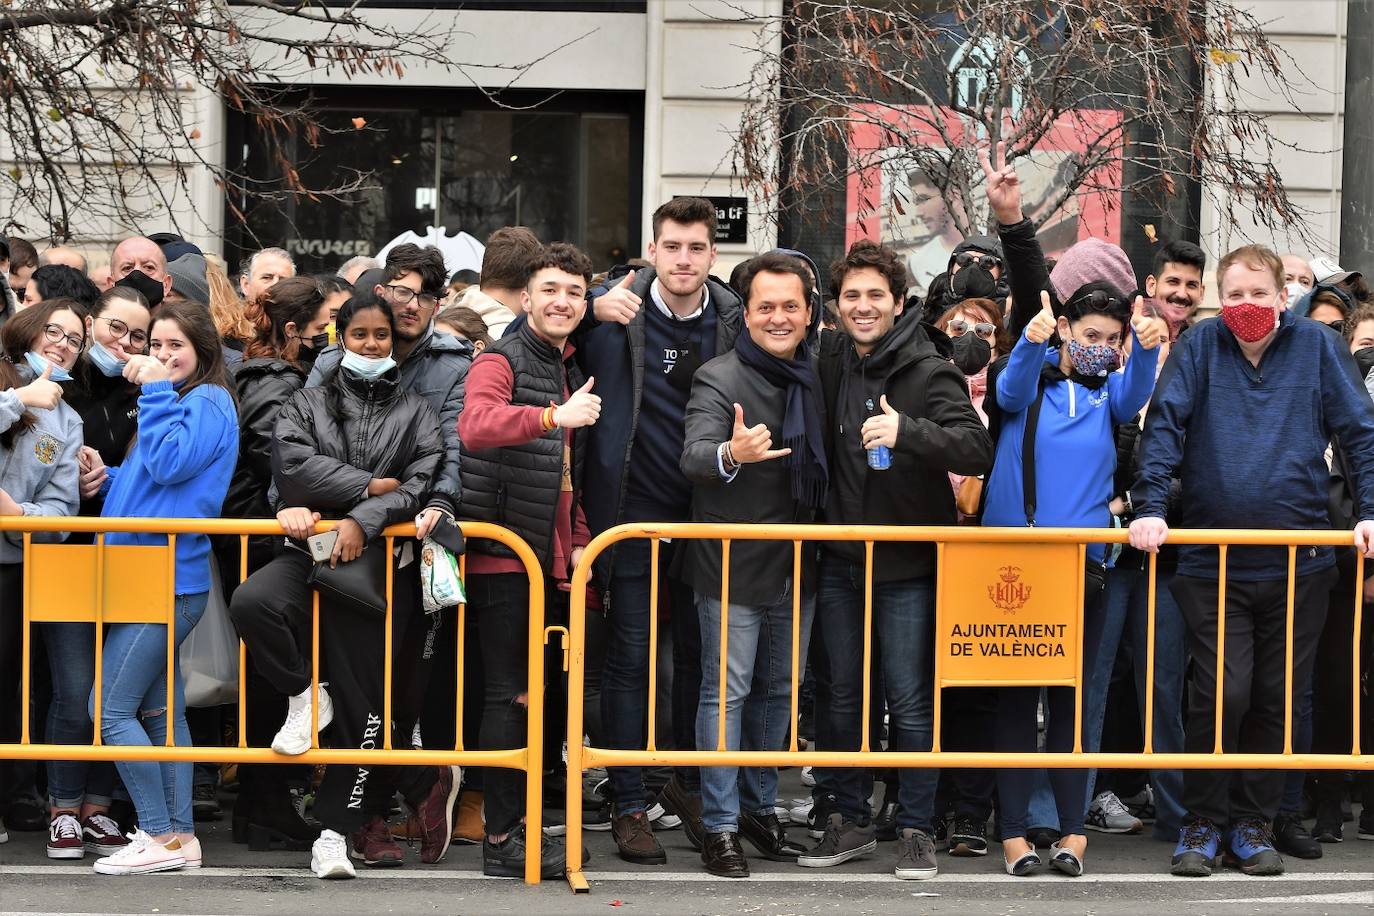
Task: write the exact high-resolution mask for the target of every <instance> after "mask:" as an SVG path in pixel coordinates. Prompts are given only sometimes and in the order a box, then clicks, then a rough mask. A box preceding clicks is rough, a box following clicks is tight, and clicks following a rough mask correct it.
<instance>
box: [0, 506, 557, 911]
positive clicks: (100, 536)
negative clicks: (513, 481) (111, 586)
mask: <svg viewBox="0 0 1374 916" xmlns="http://www.w3.org/2000/svg"><path fill="white" fill-rule="evenodd" d="M336 524H337V523H335V522H321V523H319V524H317V525H316V527H315V531H316V532H317V533H319V532H324V531H329V530H331V529H333V528H334V527H335V525H336ZM459 525H460V528H461V529H462V531H463V533H464V536H465V537H466V538H468V539H469V540H471V539H474V538H475V539H478V540H491V541H496V542H498V543H501V544H504V545H505V546H506V547H508V548H509V549H510V550H512V551H513V552H514V553H515V555H516V557H517V558H518V559H519V560H520V562H521V564H522V565H523V566H524V567H525V574H526V577H527V578H528V580H529V583H530V609H529V614H530V639H529V649H528V662H529V666H530V667H529V685H528V693H527V696H528V716H527V722H528V730H527V735H526V741H525V746H524V747H521V748H512V749H509V750H493V751H478V750H464V749H463V747H462V743H463V742H462V722H463V715H462V678H463V670H464V667H465V664H464V658H463V654H462V650H463V645H464V634H465V622H466V615H465V611H466V605H460V606H459V608H458V619H459V633H458V658H457V664H456V666H455V667H456V669H457V672H458V674H457V681H458V683H457V685H456V696H457V698H458V713H457V722H456V726H457V741H456V742H455V743H456V745H457V746H456V747H455V748H454V750H451V751H450V750H439V749H417V750H394V749H392V748H391V730H390V728H387V729H386V730H385V732H386V740H385V746H384V747H383V748H380V749H372V750H363V749H360V748H321V747H319V704H318V703H317V702H312V704H311V719H312V721H311V731H312V742H311V749H310V750H309V751H307V752H306V753H304V754H301V755H299V756H296V757H283V756H281V755H279V754H277V753H276V752H275V751H273V750H271V748H257V747H249V746H248V745H247V713H246V708H245V706H246V704H245V703H244V699H245V697H246V694H247V677H246V668H247V653H246V650H245V647H244V645H243V643H242V641H240V643H239V679H238V680H239V697H240V710H239V717H238V718H239V739H238V744H237V746H235V747H222V746H209V747H205V746H201V747H196V746H180V745H177V744H176V736H175V731H174V729H173V728H172V726H171V711H172V710H173V709H174V708H175V683H176V682H175V679H174V678H173V677H172V676H171V672H172V671H174V670H175V662H176V651H177V646H176V633H175V628H176V613H177V611H176V601H175V596H174V594H168V595H167V596H166V598H165V602H166V603H165V606H164V608H163V609H162V610H161V612H160V613H159V612H157V611H155V610H152V609H150V619H160V620H161V621H163V622H165V623H166V625H167V640H168V652H167V670H168V678H167V710H168V712H167V716H168V720H167V722H168V725H167V740H166V743H165V745H159V746H156V747H148V746H135V745H118V746H113V745H105V744H103V743H102V741H101V738H100V735H101V718H100V717H101V706H102V689H101V686H102V683H103V680H102V678H103V659H102V656H103V648H104V642H103V626H104V624H105V623H106V622H108V621H109V620H110V618H109V616H107V614H108V608H107V607H106V588H105V571H106V563H105V553H106V550H107V549H110V548H109V547H108V546H107V545H106V543H105V534H106V533H116V532H118V533H132V534H157V535H165V536H166V537H167V544H166V546H165V548H164V547H161V546H159V547H157V548H156V549H158V550H165V553H166V576H167V584H168V586H169V590H171V591H173V592H174V585H175V581H176V578H175V574H176V538H177V536H178V535H185V534H206V535H211V536H216V535H221V536H235V537H237V538H238V539H239V546H240V561H239V580H240V582H242V581H243V580H244V579H246V578H247V568H248V558H247V546H248V537H249V536H252V535H273V536H281V535H282V534H283V533H284V532H283V531H282V528H281V526H280V525H278V524H277V522H276V521H275V520H267V519H167V518H97V517H82V516H72V517H60V516H6V517H0V532H6V531H17V532H20V533H21V534H22V544H23V549H24V554H25V559H26V561H27V560H28V558H29V555H30V551H31V549H32V546H33V544H32V536H33V535H34V534H36V533H53V532H57V533H90V534H93V535H95V545H94V546H95V555H94V557H95V559H94V566H95V570H96V574H95V589H96V593H95V595H94V600H93V602H92V607H93V615H92V616H90V617H85V618H75V619H76V620H77V621H78V622H92V623H94V624H95V626H96V639H95V672H94V679H95V690H94V694H95V698H94V709H93V711H94V713H95V715H94V716H93V717H92V718H93V720H94V721H93V723H92V725H93V729H94V732H93V733H94V738H93V741H92V743H91V744H90V745H69V744H35V743H33V741H32V736H31V734H30V722H29V693H30V681H31V666H32V661H31V638H32V635H31V628H32V625H33V623H34V622H35V621H34V619H33V612H32V602H33V592H34V589H33V575H34V571H33V564H32V563H30V562H26V563H25V565H24V576H23V582H24V597H23V601H22V602H21V606H22V625H23V635H22V650H23V658H22V660H21V677H22V681H23V682H22V685H21V703H22V707H23V711H22V714H21V727H20V743H19V744H0V759H16V760H144V761H158V762H198V763H304V764H312V765H313V764H354V765H356V764H358V763H360V762H365V763H367V764H368V765H370V766H387V765H407V764H413V765H417V766H452V765H461V766H477V767H499V768H504V769H516V770H522V771H524V772H525V774H526V780H525V782H526V787H527V788H526V796H525V806H526V807H525V822H526V829H527V830H528V831H529V833H530V836H532V837H534V838H535V839H534V840H533V841H531V842H530V843H529V845H528V848H527V852H526V861H525V881H526V883H529V884H537V883H539V871H540V864H541V863H540V844H539V842H538V837H539V836H540V835H541V833H542V830H541V822H542V801H543V780H542V779H541V778H540V774H541V771H542V766H543V735H544V642H543V639H544V591H545V589H544V574H543V570H542V568H541V567H540V564H539V560H538V558H537V557H536V556H535V555H534V551H533V550H532V549H531V548H530V547H529V545H528V544H526V543H525V542H524V541H523V540H521V539H520V538H519V537H518V536H517V535H515V534H514V533H512V532H510V531H508V530H507V529H505V528H501V527H499V526H497V525H492V524H488V523H484V522H460V523H459ZM383 535H384V537H385V543H386V547H387V553H388V557H390V555H391V553H392V548H393V545H394V540H393V539H394V538H396V537H414V535H415V526H414V525H413V524H406V525H396V526H393V527H390V528H388V529H386V530H385V531H384V532H383ZM43 546H45V547H47V546H53V545H43ZM57 546H65V547H72V548H79V547H81V546H83V545H57ZM113 549H116V550H118V549H120V548H119V547H115V548H113ZM460 564H461V565H460V567H459V568H460V572H462V573H465V572H466V556H464V557H462V558H460ZM386 576H387V594H388V609H387V617H386V653H385V658H384V660H383V675H384V681H385V690H386V693H385V700H384V703H385V705H384V715H386V717H387V721H388V722H389V721H390V715H391V688H392V685H391V675H392V673H393V672H392V663H391V651H390V650H391V643H392V609H391V602H390V594H391V587H392V585H393V584H394V583H393V569H392V566H391V562H390V560H388V563H387V572H386ZM120 613H121V614H123V613H126V612H124V611H121V612H120ZM56 619H57V620H58V621H60V620H61V618H60V617H59V618H56ZM120 619H121V618H120V617H119V616H116V617H115V620H116V621H119V620H120ZM42 620H43V621H44V622H54V621H52V620H51V618H50V617H49V616H44V617H43V618H42ZM319 627H320V612H319V596H318V594H317V593H316V594H313V595H312V608H311V632H312V646H311V661H312V668H313V670H312V672H311V689H312V690H313V691H314V692H315V696H318V695H319V670H320V669H319ZM579 713H580V710H579Z"/></svg>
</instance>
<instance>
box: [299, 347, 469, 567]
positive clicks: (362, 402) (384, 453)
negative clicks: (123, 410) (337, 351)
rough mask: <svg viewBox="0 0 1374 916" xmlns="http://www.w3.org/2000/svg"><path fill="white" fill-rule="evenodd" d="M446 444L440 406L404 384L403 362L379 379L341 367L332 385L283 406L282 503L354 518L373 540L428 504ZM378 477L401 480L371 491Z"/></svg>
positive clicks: (302, 392) (303, 393)
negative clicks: (378, 493)
mask: <svg viewBox="0 0 1374 916" xmlns="http://www.w3.org/2000/svg"><path fill="white" fill-rule="evenodd" d="M443 448H444V447H443V439H442V437H441V436H440V435H439V416H438V414H437V413H435V411H434V409H433V408H432V407H430V406H429V404H427V403H426V402H425V399H424V398H423V397H421V396H420V395H418V394H416V393H415V392H413V391H409V390H403V388H402V386H401V384H400V381H399V373H398V372H397V370H395V369H393V370H392V371H390V372H388V373H387V374H386V375H385V376H383V377H382V378H380V379H378V380H376V381H373V382H369V381H365V380H363V379H359V378H356V377H354V376H353V375H351V374H349V373H348V372H336V373H334V375H333V376H332V377H331V378H330V380H329V382H328V383H326V384H325V385H322V386H319V387H316V388H303V389H301V390H300V391H297V392H296V393H295V394H293V395H292V396H291V397H290V399H289V400H287V402H286V404H285V405H283V406H282V408H281V414H280V415H279V417H278V419H277V426H276V435H275V436H274V437H273V440H272V480H273V482H274V484H275V485H276V491H277V497H278V507H285V506H306V507H308V508H310V509H312V510H314V511H316V512H318V513H320V515H321V516H323V517H325V518H335V519H337V518H351V519H353V520H354V521H355V522H357V523H358V525H359V526H360V527H361V528H362V529H363V533H364V534H365V535H366V536H367V539H368V540H369V541H370V540H372V539H373V538H375V537H377V536H378V535H379V534H381V532H382V529H383V528H385V527H386V526H387V525H395V524H398V523H400V522H404V521H409V520H410V519H413V518H414V517H415V514H416V513H417V512H419V511H420V509H421V508H423V507H424V505H425V500H426V499H427V498H428V496H429V491H430V487H432V486H433V484H434V475H435V471H436V470H437V468H438V467H439V462H440V461H441V460H442V459H443ZM374 477H376V478H382V477H394V478H396V479H397V480H399V481H400V482H401V485H400V487H399V488H398V489H396V490H393V491H391V492H390V493H386V494H383V495H381V496H368V495H367V486H368V484H369V483H370V482H371V481H372V479H373V478H374Z"/></svg>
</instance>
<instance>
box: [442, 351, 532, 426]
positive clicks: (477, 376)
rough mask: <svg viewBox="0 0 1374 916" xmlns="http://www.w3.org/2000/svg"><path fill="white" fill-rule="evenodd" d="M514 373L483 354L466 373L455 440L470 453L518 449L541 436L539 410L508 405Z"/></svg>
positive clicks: (491, 355)
mask: <svg viewBox="0 0 1374 916" xmlns="http://www.w3.org/2000/svg"><path fill="white" fill-rule="evenodd" d="M514 387H515V373H514V372H512V371H511V367H510V363H509V362H508V361H507V360H506V359H505V357H503V356H499V355H498V354H496V353H483V354H481V355H480V356H478V357H477V359H476V360H474V361H473V363H472V368H471V369H470V370H469V371H468V377H467V393H466V396H465V397H464V401H463V412H462V413H461V414H460V415H459V416H458V438H459V439H461V440H462V441H463V444H464V445H466V446H467V447H468V448H470V449H474V450H476V449H484V448H503V447H505V446H509V445H522V444H524V443H526V442H531V441H533V440H535V439H538V438H539V437H540V436H542V435H543V434H544V430H543V428H542V427H541V425H540V423H539V415H540V414H541V413H543V412H544V408H542V407H525V406H521V405H517V404H512V403H511V402H510V397H511V391H512V390H513V389H514Z"/></svg>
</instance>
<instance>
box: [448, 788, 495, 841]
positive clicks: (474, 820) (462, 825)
mask: <svg viewBox="0 0 1374 916" xmlns="http://www.w3.org/2000/svg"><path fill="white" fill-rule="evenodd" d="M486 834H487V828H486V823H485V821H484V820H483V818H482V793H481V792H471V791H468V790H466V789H464V790H463V792H462V794H461V795H459V796H458V810H457V811H455V812H453V842H455V843H461V844H463V845H465V846H476V845H477V844H479V843H481V842H482V839H483V838H484V837H485V836H486Z"/></svg>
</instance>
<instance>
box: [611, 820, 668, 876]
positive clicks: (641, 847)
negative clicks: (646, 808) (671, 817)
mask: <svg viewBox="0 0 1374 916" xmlns="http://www.w3.org/2000/svg"><path fill="white" fill-rule="evenodd" d="M611 836H613V837H614V838H615V845H616V848H617V849H619V850H620V858H622V859H624V860H625V861H626V862H633V863H634V864H636V865H663V864H664V863H666V862H667V861H668V856H667V854H666V853H665V852H664V851H663V847H662V846H660V845H659V843H658V840H657V839H656V838H655V837H654V828H653V827H652V826H651V825H650V824H649V816H648V815H647V814H645V813H644V812H643V811H636V812H635V813H634V814H617V815H616V816H615V817H613V818H611Z"/></svg>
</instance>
